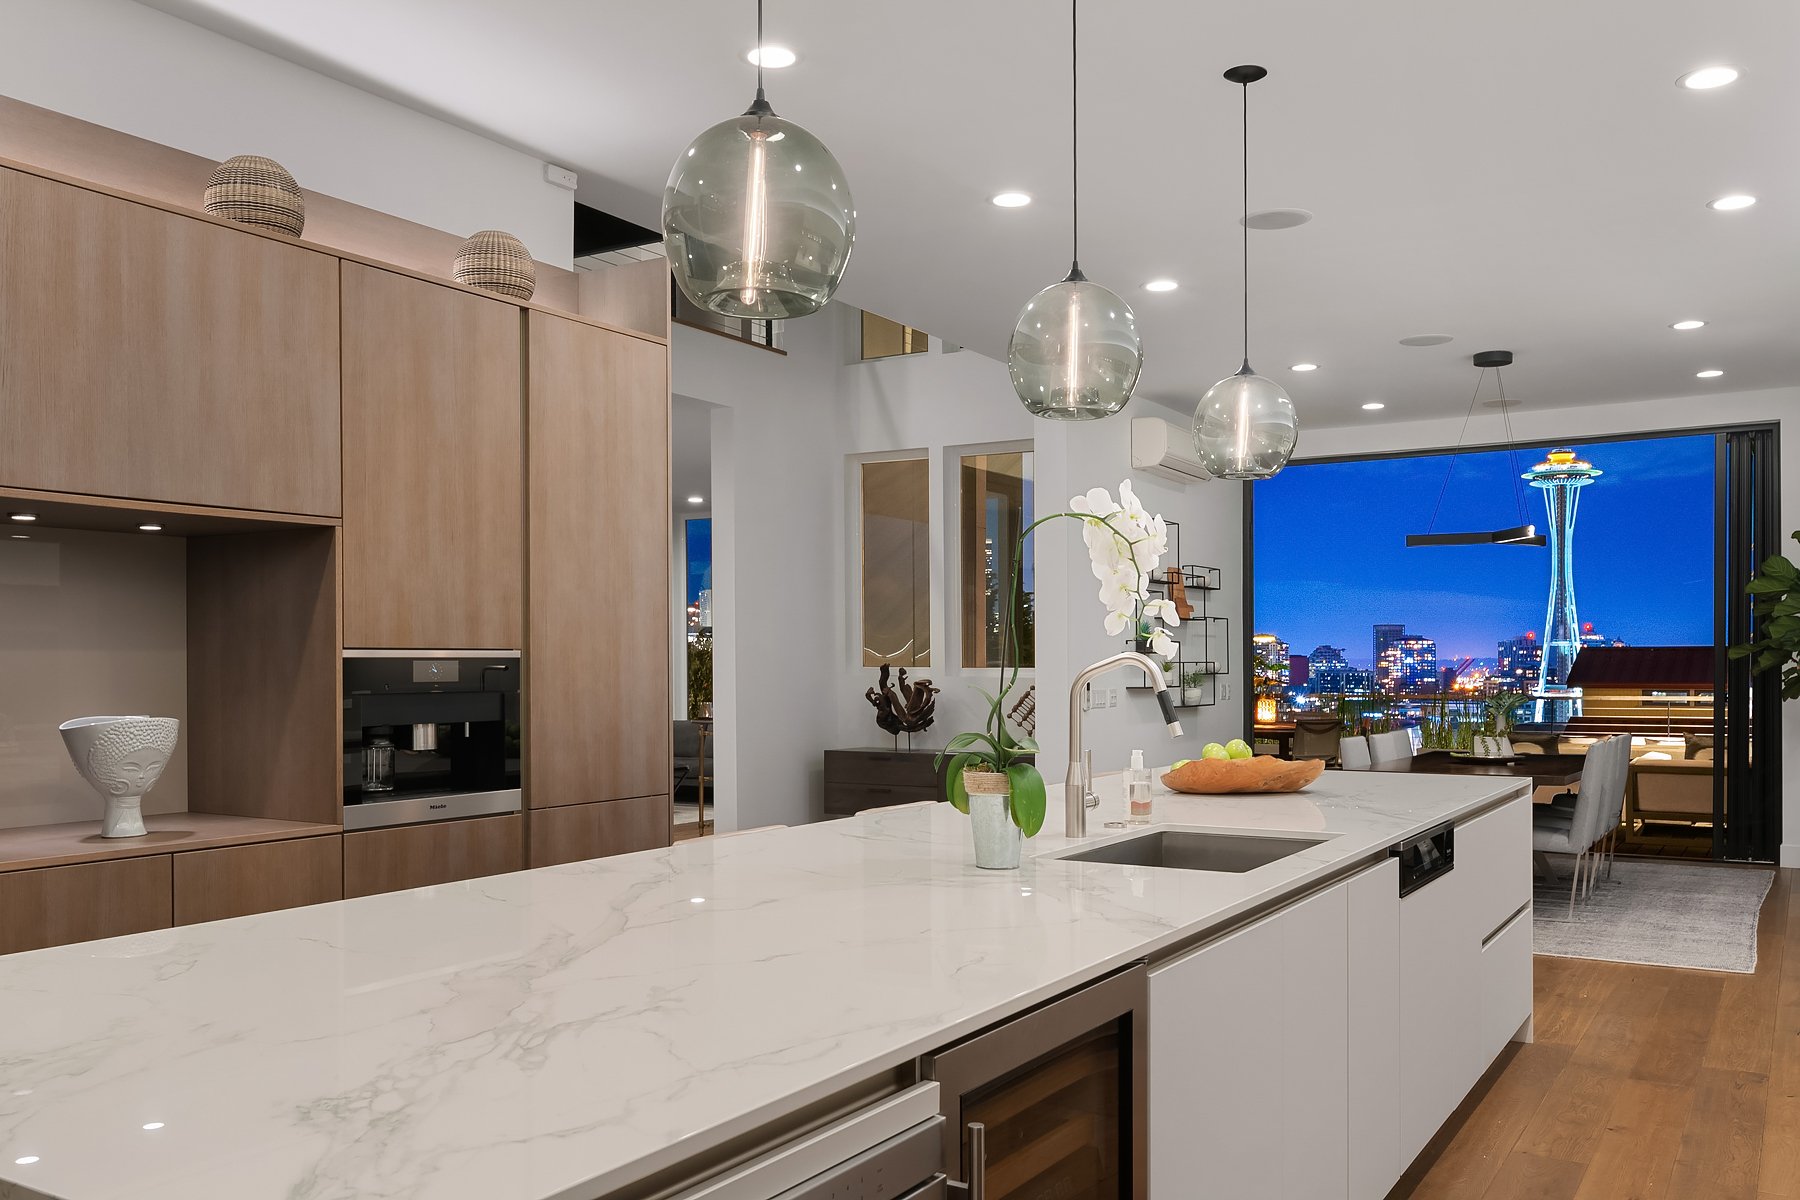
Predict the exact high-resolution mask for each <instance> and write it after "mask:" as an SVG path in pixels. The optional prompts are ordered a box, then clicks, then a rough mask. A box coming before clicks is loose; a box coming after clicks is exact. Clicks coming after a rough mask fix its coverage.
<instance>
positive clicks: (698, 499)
mask: <svg viewBox="0 0 1800 1200" xmlns="http://www.w3.org/2000/svg"><path fill="white" fill-rule="evenodd" d="M688 503H689V504H705V503H706V497H705V496H689V497H688Z"/></svg>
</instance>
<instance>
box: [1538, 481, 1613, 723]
mask: <svg viewBox="0 0 1800 1200" xmlns="http://www.w3.org/2000/svg"><path fill="white" fill-rule="evenodd" d="M1599 477H1600V472H1599V471H1598V470H1596V469H1595V468H1594V466H1593V464H1592V463H1588V462H1583V461H1582V460H1581V459H1579V458H1576V457H1575V452H1574V451H1573V450H1552V451H1551V452H1550V454H1549V456H1548V457H1547V458H1545V459H1544V461H1543V462H1541V463H1539V464H1538V465H1537V466H1535V467H1533V468H1531V470H1529V471H1527V472H1525V474H1524V475H1523V476H1521V478H1523V479H1525V480H1527V481H1529V482H1530V484H1531V486H1532V487H1534V488H1538V489H1539V490H1541V491H1542V492H1543V493H1544V509H1545V511H1546V513H1548V515H1549V518H1550V529H1549V538H1550V600H1549V605H1548V607H1547V608H1546V609H1545V612H1544V643H1543V646H1544V649H1543V659H1542V661H1541V662H1540V664H1539V667H1538V681H1537V689H1536V692H1537V696H1538V712H1537V719H1538V720H1540V721H1554V720H1559V719H1560V720H1567V719H1568V718H1569V717H1571V716H1574V715H1576V713H1577V712H1578V711H1579V709H1580V702H1579V699H1578V697H1575V696H1570V695H1568V694H1567V692H1568V682H1569V668H1570V667H1572V666H1574V665H1575V656H1576V655H1577V654H1579V653H1581V632H1580V630H1581V626H1580V625H1579V624H1578V623H1577V622H1576V619H1575V503H1576V501H1577V500H1579V499H1580V497H1581V489H1582V488H1584V487H1586V486H1587V485H1588V484H1590V483H1592V482H1594V480H1596V479H1598V478H1599Z"/></svg>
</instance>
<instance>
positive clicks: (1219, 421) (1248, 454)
mask: <svg viewBox="0 0 1800 1200" xmlns="http://www.w3.org/2000/svg"><path fill="white" fill-rule="evenodd" d="M1268 73H1269V72H1268V71H1267V70H1265V69H1264V68H1262V67H1258V66H1254V65H1245V66H1240V67H1233V68H1231V69H1230V70H1229V71H1226V72H1225V78H1226V79H1227V80H1228V81H1230V82H1231V83H1235V84H1237V85H1238V86H1239V87H1241V88H1243V90H1244V220H1243V222H1242V224H1243V228H1244V365H1243V366H1242V367H1241V368H1239V369H1238V373H1237V374H1236V375H1228V376H1226V377H1225V378H1224V379H1221V380H1219V382H1217V383H1215V384H1213V385H1212V386H1211V387H1210V388H1208V389H1206V395H1204V396H1202V397H1200V405H1199V407H1198V408H1197V409H1195V410H1194V450H1195V452H1196V453H1197V454H1198V455H1199V456H1200V463H1201V465H1202V466H1204V467H1205V468H1206V469H1207V471H1208V472H1209V473H1210V474H1212V475H1214V476H1215V477H1217V478H1219V479H1268V478H1270V477H1271V476H1273V475H1274V474H1275V473H1276V472H1278V471H1280V470H1281V468H1283V467H1285V466H1287V461H1288V458H1289V456H1291V455H1292V454H1293V453H1294V444H1295V443H1296V442H1298V441H1299V440H1300V419H1299V417H1297V416H1296V415H1295V414H1294V402H1293V401H1292V400H1290V399H1288V394H1287V390H1286V389H1285V388H1283V387H1282V386H1281V385H1280V384H1279V383H1276V382H1275V381H1274V380H1273V379H1265V378H1263V377H1262V376H1261V375H1258V374H1257V373H1256V372H1255V371H1253V370H1251V369H1250V85H1251V84H1253V83H1255V82H1256V81H1257V80H1259V79H1262V78H1264V77H1266V76H1267V75H1268Z"/></svg>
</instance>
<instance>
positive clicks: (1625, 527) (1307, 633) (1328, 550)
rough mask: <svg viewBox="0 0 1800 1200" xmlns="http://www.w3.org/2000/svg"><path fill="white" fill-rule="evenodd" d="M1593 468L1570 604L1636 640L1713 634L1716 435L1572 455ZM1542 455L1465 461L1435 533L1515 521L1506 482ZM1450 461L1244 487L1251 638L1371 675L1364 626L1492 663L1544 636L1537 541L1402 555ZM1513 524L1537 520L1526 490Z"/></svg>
mask: <svg viewBox="0 0 1800 1200" xmlns="http://www.w3.org/2000/svg"><path fill="white" fill-rule="evenodd" d="M1571 448H1572V449H1574V450H1575V451H1576V453H1577V454H1578V455H1579V456H1580V457H1582V458H1585V459H1586V460H1588V461H1589V462H1591V463H1592V464H1593V465H1594V466H1595V467H1597V468H1599V469H1600V470H1602V471H1604V472H1605V474H1604V475H1602V476H1601V477H1600V478H1599V479H1597V480H1595V481H1594V482H1593V483H1591V484H1589V485H1588V486H1587V487H1585V488H1583V489H1582V491H1581V502H1580V506H1579V508H1578V509H1577V513H1576V519H1575V602H1576V609H1577V613H1578V615H1579V617H1580V619H1581V622H1582V624H1583V625H1586V624H1588V623H1589V622H1591V623H1592V624H1593V627H1594V631H1595V632H1597V633H1601V634H1605V635H1606V636H1608V637H1619V638H1623V639H1624V640H1625V641H1626V642H1627V643H1629V644H1631V645H1638V646H1657V645H1701V646H1709V645H1711V644H1712V640H1713V601H1712V589H1713V577H1712V576H1713V439H1712V437H1711V436H1708V435H1698V436H1689V437H1670V438H1656V439H1644V440H1637V441H1626V442H1587V443H1577V444H1575V445H1574V446H1572V447H1571ZM1550 449H1552V447H1551V446H1549V445H1528V446H1521V447H1520V449H1519V451H1518V454H1517V463H1518V466H1517V468H1516V469H1515V468H1509V466H1508V460H1507V453H1506V451H1504V450H1499V451H1484V452H1481V453H1477V454H1463V455H1461V456H1460V457H1458V458H1457V461H1456V472H1455V475H1454V476H1453V477H1452V478H1451V481H1450V486H1449V490H1448V491H1447V492H1446V493H1445V495H1444V501H1443V509H1442V511H1441V512H1440V513H1439V514H1438V518H1437V523H1436V527H1435V528H1436V531H1437V532H1440V533H1444V532H1461V531H1466V530H1482V529H1497V528H1502V527H1505V526H1510V525H1517V524H1519V523H1520V521H1519V519H1518V515H1517V514H1518V508H1517V505H1516V504H1515V502H1514V499H1513V492H1512V483H1511V479H1512V477H1515V476H1517V475H1518V473H1519V472H1520V471H1523V470H1526V469H1528V468H1530V467H1531V466H1533V465H1534V464H1536V463H1539V462H1541V461H1543V458H1544V455H1545V454H1546V453H1547V452H1548V451H1549V450H1550ZM1449 461H1450V456H1449V455H1447V454H1434V455H1427V456H1421V457H1416V458H1390V459H1379V460H1370V461H1363V462H1345V463H1317V464H1311V465H1304V464H1303V465H1297V466H1291V467H1288V468H1287V469H1286V470H1284V471H1282V472H1281V474H1279V475H1277V476H1276V477H1275V478H1274V479H1271V480H1267V481H1265V482H1261V483H1258V484H1256V485H1255V487H1254V498H1255V521H1256V548H1255V549H1256V592H1255V612H1256V616H1255V624H1256V629H1255V631H1254V632H1257V633H1273V634H1276V635H1278V636H1279V637H1281V638H1282V639H1283V640H1284V641H1286V642H1287V643H1288V645H1289V647H1290V649H1291V651H1292V652H1293V653H1295V654H1309V653H1311V651H1312V649H1313V647H1315V646H1317V645H1320V644H1322V643H1328V644H1330V645H1333V646H1343V647H1345V648H1346V650H1347V651H1348V655H1349V659H1350V662H1351V663H1352V664H1354V665H1357V666H1368V665H1369V656H1370V653H1371V641H1372V633H1371V629H1370V627H1371V626H1372V625H1374V624H1376V623H1377V622H1398V623H1402V624H1404V625H1405V626H1406V629H1407V632H1408V633H1417V634H1422V635H1424V636H1426V637H1430V638H1435V639H1437V643H1438V658H1439V661H1443V660H1444V659H1446V658H1452V657H1461V656H1463V655H1468V656H1469V657H1472V658H1492V657H1494V652H1495V642H1496V641H1498V640H1499V639H1501V638H1504V637H1514V636H1517V635H1518V634H1520V633H1523V632H1525V631H1526V630H1528V629H1530V630H1536V631H1537V633H1538V636H1539V637H1542V636H1543V624H1544V606H1545V599H1546V594H1547V592H1548V589H1549V582H1550V557H1549V556H1550V551H1549V549H1548V547H1544V548H1537V547H1524V546H1449V547H1431V548H1417V549H1407V547H1406V535H1407V534H1409V533H1423V532H1425V527H1426V523H1427V521H1428V520H1429V519H1430V517H1431V510H1432V505H1433V503H1434V502H1435V501H1436V499H1437V495H1438V489H1439V488H1440V487H1442V486H1443V482H1444V471H1445V468H1446V466H1447V465H1448V463H1449ZM1519 486H1520V487H1521V488H1523V489H1524V502H1525V506H1526V509H1525V512H1526V515H1525V521H1526V522H1529V523H1531V524H1535V525H1536V526H1537V527H1538V529H1539V531H1540V532H1543V531H1544V529H1545V526H1546V519H1545V515H1544V497H1543V493H1542V492H1540V491H1538V490H1537V489H1535V488H1532V487H1530V486H1529V485H1528V484H1526V483H1524V481H1522V480H1521V481H1520V483H1519Z"/></svg>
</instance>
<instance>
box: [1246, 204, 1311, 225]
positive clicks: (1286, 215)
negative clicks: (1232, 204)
mask: <svg viewBox="0 0 1800 1200" xmlns="http://www.w3.org/2000/svg"><path fill="white" fill-rule="evenodd" d="M1312 219H1313V215H1312V214H1311V213H1310V212H1307V211H1306V210H1305V209H1304V208H1265V209H1263V210H1262V211H1261V212H1253V213H1245V214H1244V215H1243V216H1241V217H1239V218H1238V224H1239V225H1242V226H1243V227H1244V228H1246V229H1292V228H1294V227H1295V226H1296V225H1304V224H1306V223H1307V222H1308V221H1310V220H1312Z"/></svg>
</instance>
